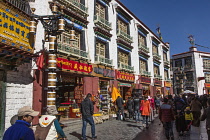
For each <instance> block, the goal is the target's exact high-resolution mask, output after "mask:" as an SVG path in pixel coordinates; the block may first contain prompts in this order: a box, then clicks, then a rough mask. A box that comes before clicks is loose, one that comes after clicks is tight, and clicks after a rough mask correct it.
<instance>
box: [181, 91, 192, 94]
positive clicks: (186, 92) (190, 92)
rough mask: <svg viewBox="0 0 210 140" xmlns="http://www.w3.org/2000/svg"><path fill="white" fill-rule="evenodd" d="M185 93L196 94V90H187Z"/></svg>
mask: <svg viewBox="0 0 210 140" xmlns="http://www.w3.org/2000/svg"><path fill="white" fill-rule="evenodd" d="M183 93H184V94H195V92H194V91H191V90H185V91H184V92H183Z"/></svg>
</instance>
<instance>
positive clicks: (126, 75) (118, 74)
mask: <svg viewBox="0 0 210 140" xmlns="http://www.w3.org/2000/svg"><path fill="white" fill-rule="evenodd" d="M115 72H116V79H119V80H127V81H134V80H135V76H134V74H130V73H127V72H121V71H117V70H116V71H115Z"/></svg>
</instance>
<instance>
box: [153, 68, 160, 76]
mask: <svg viewBox="0 0 210 140" xmlns="http://www.w3.org/2000/svg"><path fill="white" fill-rule="evenodd" d="M154 75H159V67H158V66H154Z"/></svg>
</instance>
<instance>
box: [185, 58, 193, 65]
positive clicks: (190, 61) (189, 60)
mask: <svg viewBox="0 0 210 140" xmlns="http://www.w3.org/2000/svg"><path fill="white" fill-rule="evenodd" d="M184 62H185V67H191V66H192V58H191V57H189V58H185V60H184Z"/></svg>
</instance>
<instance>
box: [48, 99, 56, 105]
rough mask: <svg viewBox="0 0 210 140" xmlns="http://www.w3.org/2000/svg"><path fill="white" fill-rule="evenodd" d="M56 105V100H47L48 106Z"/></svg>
mask: <svg viewBox="0 0 210 140" xmlns="http://www.w3.org/2000/svg"><path fill="white" fill-rule="evenodd" d="M53 105H55V100H47V106H53Z"/></svg>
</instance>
